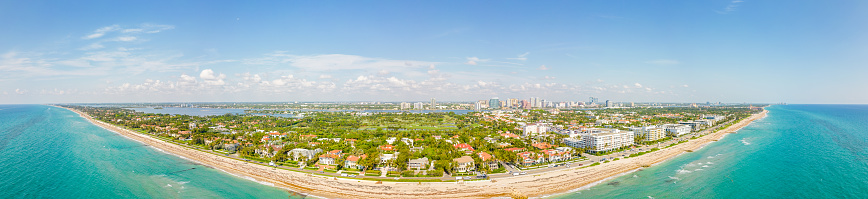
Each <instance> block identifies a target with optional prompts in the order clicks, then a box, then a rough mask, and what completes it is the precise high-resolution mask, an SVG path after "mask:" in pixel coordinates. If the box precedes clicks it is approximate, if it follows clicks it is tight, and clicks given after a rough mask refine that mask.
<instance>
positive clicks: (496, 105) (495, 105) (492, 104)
mask: <svg viewBox="0 0 868 199" xmlns="http://www.w3.org/2000/svg"><path fill="white" fill-rule="evenodd" d="M488 108H491V109H500V99H498V98H497V97H494V98H491V99H490V100H488Z"/></svg>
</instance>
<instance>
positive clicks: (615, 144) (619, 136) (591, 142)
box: [582, 128, 635, 153]
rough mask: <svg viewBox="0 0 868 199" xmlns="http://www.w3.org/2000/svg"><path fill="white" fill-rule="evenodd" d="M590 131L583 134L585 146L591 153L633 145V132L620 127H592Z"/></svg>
mask: <svg viewBox="0 0 868 199" xmlns="http://www.w3.org/2000/svg"><path fill="white" fill-rule="evenodd" d="M589 132H590V133H588V134H587V135H582V142H583V144H584V145H583V146H585V147H586V148H588V152H589V153H596V152H605V151H611V150H615V149H618V148H622V147H628V146H632V145H633V143H634V142H635V141H634V140H633V136H634V135H633V132H631V131H621V130H618V129H599V128H596V129H590V130H589Z"/></svg>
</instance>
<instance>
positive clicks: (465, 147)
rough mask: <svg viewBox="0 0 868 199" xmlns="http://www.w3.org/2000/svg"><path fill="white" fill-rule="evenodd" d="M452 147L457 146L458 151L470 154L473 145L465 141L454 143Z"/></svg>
mask: <svg viewBox="0 0 868 199" xmlns="http://www.w3.org/2000/svg"><path fill="white" fill-rule="evenodd" d="M452 147H454V148H457V149H458V150H459V151H464V153H467V154H471V153H473V151H474V150H473V147H472V146H470V145H469V144H467V143H461V144H454V145H452Z"/></svg>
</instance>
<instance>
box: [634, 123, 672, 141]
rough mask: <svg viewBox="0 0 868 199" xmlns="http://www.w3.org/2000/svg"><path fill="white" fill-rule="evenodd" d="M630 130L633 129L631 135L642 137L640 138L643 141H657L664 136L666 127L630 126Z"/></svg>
mask: <svg viewBox="0 0 868 199" xmlns="http://www.w3.org/2000/svg"><path fill="white" fill-rule="evenodd" d="M630 130H632V131H633V136H635V137H637V138H643V139H642V140H640V141H643V142H651V141H657V140H660V139H663V138H665V137H666V129H663V128H660V127H657V126H645V127H630Z"/></svg>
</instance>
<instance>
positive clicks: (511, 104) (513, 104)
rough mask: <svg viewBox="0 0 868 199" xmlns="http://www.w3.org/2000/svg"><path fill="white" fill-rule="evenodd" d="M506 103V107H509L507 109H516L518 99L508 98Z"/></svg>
mask: <svg viewBox="0 0 868 199" xmlns="http://www.w3.org/2000/svg"><path fill="white" fill-rule="evenodd" d="M507 102H508V103H507V106H509V107H518V106H519V104H518V99H515V98H509V100H507Z"/></svg>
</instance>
